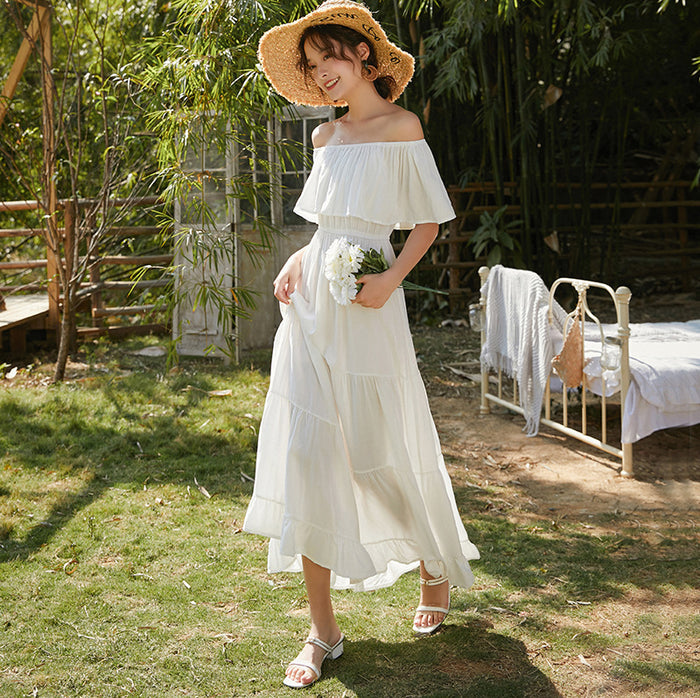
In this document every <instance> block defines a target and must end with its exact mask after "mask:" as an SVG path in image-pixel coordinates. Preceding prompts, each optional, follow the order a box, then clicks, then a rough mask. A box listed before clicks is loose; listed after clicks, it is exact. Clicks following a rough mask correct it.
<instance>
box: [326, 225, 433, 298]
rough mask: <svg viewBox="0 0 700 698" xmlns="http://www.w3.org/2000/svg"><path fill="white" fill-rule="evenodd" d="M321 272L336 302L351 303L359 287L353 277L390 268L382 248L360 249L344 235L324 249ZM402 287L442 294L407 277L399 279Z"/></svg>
mask: <svg viewBox="0 0 700 698" xmlns="http://www.w3.org/2000/svg"><path fill="white" fill-rule="evenodd" d="M325 261H326V266H325V270H324V273H325V275H326V278H327V279H328V281H329V282H330V290H331V295H332V296H333V298H335V300H336V302H337V303H338V304H339V305H350V303H351V302H352V301H353V300H354V299H355V296H357V292H358V291H359V290H360V288H362V284H358V283H357V281H356V279H357V278H358V277H360V276H363V275H364V274H381V273H382V272H383V271H386V270H387V269H388V268H389V262H387V260H386V257H385V256H384V252H383V251H381V250H373V249H369V250H363V249H362V248H361V247H360V246H359V245H353V244H352V243H351V242H348V240H347V238H344V237H342V238H338V239H337V240H334V241H333V242H332V243H331V246H330V247H329V248H328V250H327V251H326V257H325ZM401 287H402V288H408V289H412V290H418V291H431V292H432V293H440V294H443V295H444V294H445V292H444V291H437V290H435V289H433V288H427V287H426V286H419V285H418V284H414V283H411V282H410V281H405V280H404V281H402V282H401Z"/></svg>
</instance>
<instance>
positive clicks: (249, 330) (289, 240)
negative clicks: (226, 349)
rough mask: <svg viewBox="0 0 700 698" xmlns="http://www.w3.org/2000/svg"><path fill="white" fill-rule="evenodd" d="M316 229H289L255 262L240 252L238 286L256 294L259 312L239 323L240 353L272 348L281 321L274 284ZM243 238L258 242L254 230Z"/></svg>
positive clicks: (306, 227)
mask: <svg viewBox="0 0 700 698" xmlns="http://www.w3.org/2000/svg"><path fill="white" fill-rule="evenodd" d="M314 230H315V228H314V227H312V226H303V227H302V226H300V227H294V228H287V229H285V230H284V231H283V233H282V234H281V235H279V236H278V237H277V239H276V245H275V249H273V250H266V251H264V252H261V253H259V254H256V255H255V258H254V259H251V257H250V256H249V255H248V253H247V252H246V251H245V250H242V251H239V254H238V269H237V271H238V285H239V286H243V287H245V288H247V289H249V290H251V291H255V292H257V295H256V297H255V304H256V309H255V310H254V311H253V313H252V315H251V317H250V319H247V320H246V319H238V321H237V329H238V332H237V334H238V347H239V350H241V351H245V350H246V349H262V348H268V347H271V346H272V340H273V339H274V336H275V331H276V330H277V326H278V325H279V323H280V320H281V319H282V318H281V316H280V311H279V302H278V301H277V299H276V298H275V297H274V296H273V295H272V282H273V281H274V279H275V277H276V276H277V274H278V273H279V270H280V269H281V268H282V265H283V264H284V263H285V261H286V260H287V258H288V257H289V255H291V254H292V253H293V252H296V250H298V249H299V248H300V247H303V246H304V245H306V244H307V243H308V242H309V240H310V239H311V236H312V235H313V232H314ZM241 235H242V236H243V237H244V238H247V239H249V240H251V241H256V240H257V239H258V237H257V234H256V233H254V232H253V231H244V232H242V233H241ZM239 250H241V247H240V246H239Z"/></svg>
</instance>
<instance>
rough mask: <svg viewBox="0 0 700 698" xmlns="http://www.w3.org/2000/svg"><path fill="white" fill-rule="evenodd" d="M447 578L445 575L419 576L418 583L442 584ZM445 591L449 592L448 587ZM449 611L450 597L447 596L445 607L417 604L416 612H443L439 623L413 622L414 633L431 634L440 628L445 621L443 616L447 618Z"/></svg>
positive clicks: (426, 584) (428, 584) (427, 584)
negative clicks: (420, 623)
mask: <svg viewBox="0 0 700 698" xmlns="http://www.w3.org/2000/svg"><path fill="white" fill-rule="evenodd" d="M446 581H448V580H447V577H444V576H443V577H435V579H423V577H421V578H420V583H421V584H425V586H429V587H432V586H437V585H438V584H444V583H445V582H446ZM447 593H448V594H449V593H450V590H449V587H448V588H447ZM449 612H450V599H449V596H448V599H447V608H443V607H442V606H418V608H417V609H416V613H443V614H444V615H443V617H442V620H441V621H440V622H439V623H435V624H434V625H416V624H415V622H414V623H413V632H414V633H416V635H432V634H433V633H435V632H437V631H438V630H439V629H440V626H441V625H442V624H443V623H444V622H445V618H447V614H448V613H449Z"/></svg>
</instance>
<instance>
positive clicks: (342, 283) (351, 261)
mask: <svg viewBox="0 0 700 698" xmlns="http://www.w3.org/2000/svg"><path fill="white" fill-rule="evenodd" d="M363 259H364V252H363V251H362V248H361V247H360V246H359V245H353V244H351V243H349V242H348V241H347V238H344V237H343V238H338V239H337V240H334V241H333V242H332V243H331V245H330V247H329V248H328V250H327V251H326V256H325V263H326V265H325V268H324V274H325V277H326V278H327V279H328V281H329V282H330V283H329V288H330V292H331V295H332V296H333V298H335V300H336V302H337V303H338V304H340V305H350V303H351V301H352V300H354V298H355V296H356V295H357V285H356V282H355V274H356V273H357V272H358V271H359V270H360V265H361V264H362V260H363Z"/></svg>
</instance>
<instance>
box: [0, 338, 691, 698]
mask: <svg viewBox="0 0 700 698" xmlns="http://www.w3.org/2000/svg"><path fill="white" fill-rule="evenodd" d="M147 341H152V340H131V341H130V342H127V343H124V344H121V345H118V346H112V345H109V344H98V345H96V346H95V347H94V348H93V349H92V350H91V352H90V354H89V355H87V356H86V357H85V358H86V360H88V361H89V362H91V363H92V364H93V366H92V368H91V369H90V370H87V371H85V372H84V373H83V375H82V377H81V378H80V380H72V381H71V380H69V381H68V382H67V383H65V384H63V385H58V386H53V387H39V386H37V385H34V384H35V383H38V382H40V381H39V380H38V378H39V377H40V376H41V367H37V368H34V369H33V370H32V371H31V372H25V373H24V374H23V375H22V376H21V380H20V383H22V382H23V383H24V384H23V385H19V386H16V385H15V386H13V387H11V388H10V387H3V384H2V383H0V696H3V697H5V696H8V697H14V696H17V697H19V696H30V695H37V696H41V697H44V696H51V697H53V696H56V697H58V696H66V697H70V698H74V697H78V696H86V697H87V696H89V697H91V698H97V697H100V698H101V697H108V696H109V697H111V696H148V697H151V696H158V697H160V696H163V697H166V696H168V697H169V696H202V697H204V696H253V695H258V696H287V695H290V692H289V690H288V689H284V688H283V687H282V686H281V678H282V676H283V671H284V667H285V666H286V663H287V662H288V661H289V660H290V659H292V658H293V657H294V655H295V653H296V651H297V649H298V647H299V645H300V642H301V641H302V640H303V638H304V637H305V632H306V629H307V622H308V621H307V609H306V599H305V592H304V587H303V584H302V582H301V578H300V576H298V575H289V576H285V575H275V576H270V575H268V574H267V573H266V572H265V563H266V549H267V544H266V541H265V540H263V539H261V538H258V537H256V536H251V535H247V534H244V533H241V532H240V526H241V524H242V521H243V516H244V514H245V509H246V506H247V502H248V499H249V497H250V494H251V491H252V485H251V482H250V477H252V476H253V475H254V462H255V447H256V439H257V428H258V424H259V419H260V415H261V411H262V405H263V401H264V394H265V390H266V384H267V376H266V362H267V361H268V360H269V357H268V356H266V355H264V354H263V355H259V356H257V357H255V361H256V362H255V365H250V366H245V367H232V368H226V367H223V366H221V365H220V364H219V363H217V362H213V361H207V360H199V361H190V362H184V363H183V364H182V365H181V366H180V367H179V368H178V370H176V371H173V372H169V371H167V370H166V367H165V362H164V360H162V359H147V358H144V357H137V356H134V355H133V354H131V353H130V352H131V351H133V350H134V349H136V348H138V347H139V346H141V343H142V342H147ZM256 366H259V367H260V368H256ZM105 368H106V369H108V370H104V369H105ZM221 390H227V391H228V390H230V391H231V392H230V394H229V395H224V396H217V395H212V394H211V391H221ZM197 483H198V484H197ZM455 483H456V488H455V489H456V495H457V500H458V503H459V506H460V510H461V511H462V512H463V513H464V517H465V523H466V524H467V527H468V530H469V532H470V535H471V537H472V538H473V539H474V540H475V542H476V544H477V545H478V547H479V548H480V550H481V552H482V560H481V561H479V562H477V563H475V565H474V568H475V572H476V576H477V584H476V585H475V586H474V587H473V588H472V589H471V590H469V591H464V590H459V589H457V590H454V593H453V601H452V603H453V611H452V613H451V616H450V619H449V622H448V624H447V625H446V627H445V628H444V630H443V631H442V632H441V633H439V634H438V635H436V636H435V637H432V638H423V639H420V640H416V639H414V638H413V637H412V634H411V632H410V622H411V617H412V613H413V607H414V605H415V603H416V597H417V586H418V585H417V579H416V577H415V575H406V576H404V577H403V578H401V579H400V580H399V581H398V582H397V584H396V585H395V586H394V587H392V588H390V589H386V590H382V591H379V592H373V593H369V594H354V593H351V592H334V594H333V598H334V603H335V606H336V608H337V613H338V617H339V621H340V623H341V626H342V628H343V630H344V632H345V633H346V635H347V637H348V641H347V644H346V653H345V656H344V657H343V658H341V659H339V660H338V661H336V662H328V663H326V665H325V666H324V678H323V680H322V681H321V682H319V683H318V684H317V685H316V686H315V687H314V688H313V689H312V690H311V691H309V692H308V693H307V695H313V696H328V697H336V696H337V697H338V698H340V697H341V696H346V697H347V698H351V697H353V696H357V697H362V698H381V697H382V696H387V697H394V696H401V697H404V698H407V697H409V696H435V697H438V696H444V697H448V696H455V697H456V696H474V697H477V698H482V697H483V698H489V697H490V696H493V697H494V698H508V697H510V696H513V697H516V696H523V697H530V696H534V697H536V696H558V695H578V693H576V692H570V691H572V690H573V689H576V690H578V688H580V687H585V686H586V681H587V676H586V675H582V677H581V683H580V684H578V685H577V684H576V682H575V681H574V682H573V683H572V682H571V680H570V679H568V678H566V677H565V676H564V674H562V673H561V671H560V666H563V665H564V663H565V662H567V661H569V660H571V658H573V659H574V660H575V658H576V657H577V656H578V655H584V656H586V657H591V656H594V655H595V656H599V655H601V654H602V653H606V652H612V653H611V654H609V657H610V664H609V669H608V673H607V676H608V677H609V678H610V680H613V681H616V682H617V684H616V685H618V686H622V687H631V688H634V689H635V690H640V691H642V692H644V691H647V690H648V691H650V692H648V695H654V693H653V690H654V689H653V687H654V686H655V685H656V684H657V683H659V682H660V683H659V685H663V686H665V687H669V686H670V687H673V686H677V687H680V688H682V689H686V688H688V689H689V690H691V689H692V686H693V685H696V682H697V681H698V675H697V670H696V669H695V668H694V667H693V665H692V662H690V660H686V658H685V656H684V655H679V654H678V652H677V651H676V653H675V654H674V653H673V652H671V650H672V648H673V647H674V645H676V644H678V643H681V644H683V643H685V645H687V646H691V645H693V644H697V641H698V639H699V638H700V625H699V624H698V617H697V616H683V615H680V616H678V617H675V618H673V619H671V620H669V619H668V618H666V617H665V616H664V615H663V614H658V613H656V614H655V612H654V611H653V610H651V609H653V606H651V607H645V608H644V610H643V612H640V613H638V614H636V615H634V614H633V615H632V616H630V617H625V618H619V619H618V620H619V622H618V623H613V624H611V625H608V626H606V627H605V628H602V627H601V628H591V627H589V626H590V625H591V623H590V619H589V616H590V614H591V613H592V612H593V611H594V610H595V611H597V610H599V609H603V608H608V607H610V608H612V609H614V606H615V603H617V602H618V600H624V599H627V598H629V596H630V595H631V594H635V593H643V594H647V595H652V596H654V598H666V599H668V598H672V597H673V595H674V594H676V593H680V592H688V591H692V590H694V589H695V588H696V585H697V560H693V559H692V558H688V559H686V558H684V557H683V556H679V555H677V554H675V552H674V551H676V552H677V551H678V550H681V549H682V550H685V549H686V548H687V547H688V541H689V540H690V537H691V536H692V535H693V534H692V531H691V527H690V524H689V525H688V529H687V530H686V529H684V528H683V526H682V525H680V524H678V523H677V522H676V523H674V526H673V527H670V525H669V526H668V527H667V528H664V527H663V526H662V527H661V528H659V529H658V533H659V534H660V535H662V536H663V537H664V544H663V545H662V546H659V547H657V548H650V547H649V546H644V545H643V541H642V540H641V539H640V537H639V529H638V528H636V527H635V526H633V525H632V524H631V522H629V521H626V520H622V519H621V518H619V517H615V516H605V517H597V518H596V519H595V520H591V519H588V520H587V523H586V524H585V525H583V524H582V523H581V522H577V521H567V522H561V521H559V522H557V521H550V520H548V519H547V517H546V515H543V516H541V517H538V518H537V521H536V525H535V524H533V525H527V526H523V525H521V524H518V523H516V522H514V521H512V520H510V518H509V517H508V516H507V515H506V514H504V513H499V512H502V511H503V509H498V511H494V506H497V505H498V504H499V502H501V503H507V501H508V498H509V493H508V492H507V491H504V489H503V488H496V487H486V488H477V487H469V486H466V485H464V486H462V485H460V484H459V480H458V479H457V480H456V481H455ZM198 485H199V486H198ZM200 487H201V488H204V490H205V491H206V492H207V493H208V494H209V495H210V496H209V497H207V496H206V495H205V494H203V492H202V491H201V489H200ZM533 516H535V514H534V513H533ZM592 526H594V527H592ZM587 604H590V605H587ZM613 612H614V611H613ZM625 633H627V634H625ZM630 643H636V644H635V646H642V645H643V647H644V651H645V654H644V656H643V657H642V656H641V655H639V656H637V655H635V654H634V652H633V651H631V650H629V648H628V647H627V646H628V645H629V644H630ZM613 650H615V651H616V652H617V653H618V654H615V653H614V652H613ZM650 653H651V654H650ZM584 668H585V667H584ZM586 670H587V671H588V669H586ZM572 687H573V689H572ZM617 695H624V693H617ZM688 695H690V694H688Z"/></svg>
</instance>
